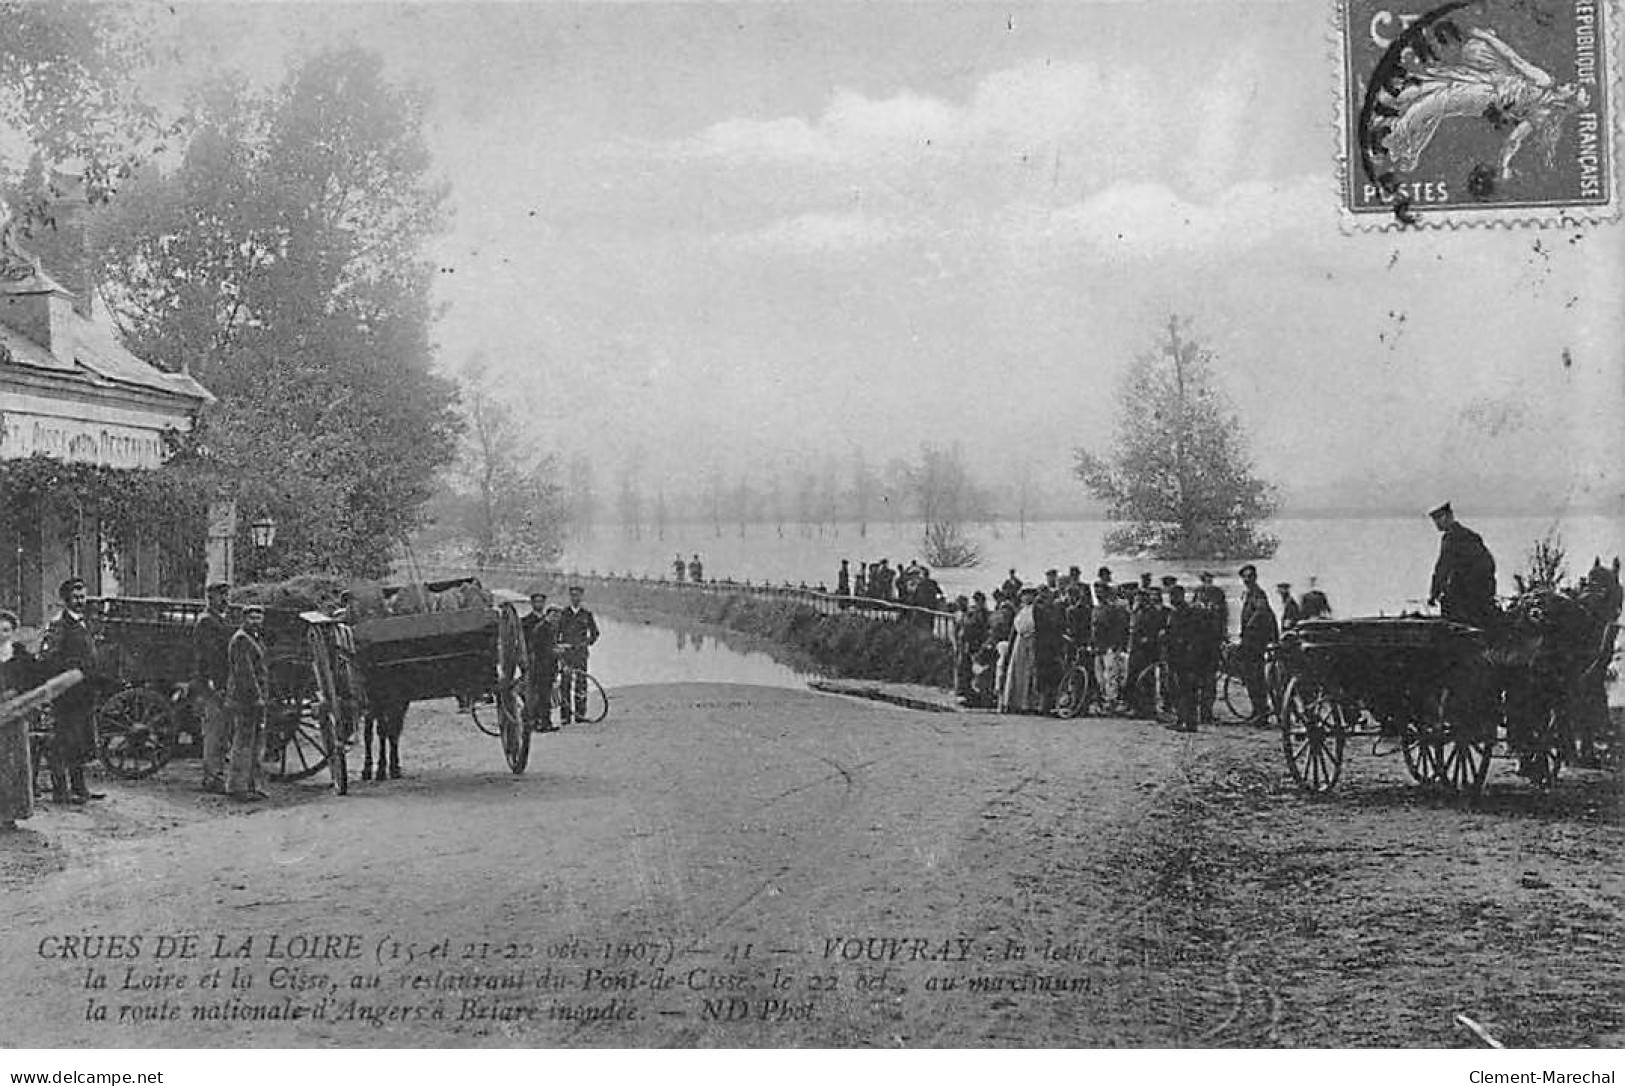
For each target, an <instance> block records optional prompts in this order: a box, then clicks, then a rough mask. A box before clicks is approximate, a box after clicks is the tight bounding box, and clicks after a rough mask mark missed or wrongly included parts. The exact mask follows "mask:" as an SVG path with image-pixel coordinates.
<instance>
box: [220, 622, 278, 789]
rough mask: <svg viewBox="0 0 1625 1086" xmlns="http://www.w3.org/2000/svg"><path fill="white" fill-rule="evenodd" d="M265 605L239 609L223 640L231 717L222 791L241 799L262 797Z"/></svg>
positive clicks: (268, 682) (268, 688)
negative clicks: (231, 630)
mask: <svg viewBox="0 0 1625 1086" xmlns="http://www.w3.org/2000/svg"><path fill="white" fill-rule="evenodd" d="M264 634H265V608H264V607H262V606H260V605H259V604H257V603H251V604H248V605H247V606H245V607H244V608H243V617H242V620H241V622H240V623H239V624H238V627H237V632H236V633H234V634H232V635H231V640H230V641H229V642H227V643H226V664H227V676H226V705H227V712H228V714H229V716H230V720H231V763H230V768H229V770H228V772H227V777H226V793H227V794H228V795H230V796H231V798H232V799H235V800H239V801H242V802H249V801H253V800H261V799H264V798H266V796H265V792H264V790H263V789H261V788H260V749H261V746H262V745H263V744H264V742H265V710H266V706H267V704H268V703H269V701H270V696H271V676H270V672H269V670H268V668H267V665H266V660H265V643H264V641H263V637H264Z"/></svg>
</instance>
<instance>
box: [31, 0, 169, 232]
mask: <svg viewBox="0 0 1625 1086" xmlns="http://www.w3.org/2000/svg"><path fill="white" fill-rule="evenodd" d="M150 15H151V13H150V12H143V11H141V10H139V9H136V8H134V7H133V6H131V5H115V4H82V3H68V2H66V0H27V2H6V3H0V26H4V27H5V33H4V34H0V129H4V130H6V137H7V138H0V178H3V179H4V180H5V181H7V182H15V181H16V180H17V179H18V177H19V175H20V174H21V172H22V170H23V168H24V167H25V165H26V164H27V163H28V162H29V161H30V160H34V161H38V162H40V163H41V165H42V166H43V167H44V168H45V170H46V172H50V171H53V170H55V169H59V168H68V167H71V169H72V172H73V173H74V174H75V175H76V176H77V177H78V179H79V181H80V192H79V193H78V194H77V195H78V196H79V197H80V198H83V199H87V200H88V201H89V202H90V203H102V202H104V201H106V200H107V199H108V198H109V197H111V196H112V195H113V193H114V192H116V191H117V189H118V187H119V184H120V183H121V181H122V180H123V179H124V178H126V177H128V176H129V175H130V173H131V171H132V170H133V169H134V168H135V167H136V165H137V164H138V163H139V162H140V161H142V160H143V159H144V158H146V157H148V156H149V155H151V154H152V153H153V152H155V151H159V150H162V149H163V140H164V139H165V138H166V136H171V135H175V134H177V132H178V131H179V129H178V127H170V128H168V129H167V130H166V129H165V128H164V127H163V125H162V124H161V123H160V121H159V119H158V115H157V112H156V110H154V109H153V108H152V107H151V106H150V105H148V104H147V103H145V102H143V101H142V100H141V99H140V97H139V95H138V93H137V90H136V87H137V81H136V80H135V79H134V78H132V76H133V74H134V72H135V70H136V69H137V68H138V67H139V66H140V65H141V64H142V62H144V61H145V60H146V59H147V58H148V56H149V54H150V40H149V34H148V26H147V19H148V18H149V17H150ZM8 146H9V147H18V146H20V147H23V148H26V149H27V151H26V153H25V155H24V156H22V161H18V160H17V159H15V158H11V157H8V156H7V155H6V154H5V152H4V150H3V148H6V147H8ZM53 195H55V194H53V193H50V192H48V191H44V190H41V189H38V188H35V189H34V190H33V191H31V192H29V193H28V194H27V199H26V200H25V201H24V206H23V207H21V208H17V209H15V210H20V211H23V212H24V213H25V215H26V217H27V218H28V219H29V220H30V221H31V222H32V223H33V225H35V226H45V227H47V228H48V227H49V226H50V224H51V221H52V210H51V204H52V196H53Z"/></svg>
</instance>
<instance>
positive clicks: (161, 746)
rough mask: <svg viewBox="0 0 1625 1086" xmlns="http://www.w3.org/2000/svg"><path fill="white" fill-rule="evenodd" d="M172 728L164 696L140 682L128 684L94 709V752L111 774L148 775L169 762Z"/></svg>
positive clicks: (127, 775) (119, 775)
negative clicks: (95, 740)
mask: <svg viewBox="0 0 1625 1086" xmlns="http://www.w3.org/2000/svg"><path fill="white" fill-rule="evenodd" d="M173 731H174V722H173V721H172V720H171V718H170V705H169V701H168V699H166V698H164V697H163V696H162V695H160V694H159V693H157V692H156V691H154V690H148V689H147V688H146V687H144V686H130V687H126V688H124V689H123V690H120V691H119V692H118V693H116V694H114V695H113V696H112V697H110V698H108V699H107V700H106V701H104V702H102V703H101V705H100V706H98V707H97V709H96V733H97V742H96V748H97V754H98V755H99V756H100V757H101V761H102V765H104V766H106V767H107V771H108V772H109V773H112V774H113V775H114V776H118V777H123V778H125V779H126V780H136V779H139V778H141V777H150V776H152V775H153V774H154V773H156V772H158V771H159V770H160V769H162V768H163V767H164V766H165V765H166V764H167V763H168V762H169V745H170V744H169V739H170V735H171V733H172V732H173Z"/></svg>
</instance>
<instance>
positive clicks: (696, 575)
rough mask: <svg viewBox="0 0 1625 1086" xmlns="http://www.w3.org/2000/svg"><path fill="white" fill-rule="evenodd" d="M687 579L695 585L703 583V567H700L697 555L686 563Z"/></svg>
mask: <svg viewBox="0 0 1625 1086" xmlns="http://www.w3.org/2000/svg"><path fill="white" fill-rule="evenodd" d="M688 579H689V580H690V581H692V582H694V583H695V584H704V583H705V567H704V566H702V565H700V556H699V555H697V554H696V555H695V556H694V558H693V559H692V560H691V561H690V562H689V563H688Z"/></svg>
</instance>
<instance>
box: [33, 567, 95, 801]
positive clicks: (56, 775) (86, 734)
mask: <svg viewBox="0 0 1625 1086" xmlns="http://www.w3.org/2000/svg"><path fill="white" fill-rule="evenodd" d="M56 594H57V597H58V598H59V599H61V601H62V613H61V614H60V615H57V616H56V618H54V619H52V620H51V624H50V625H49V626H47V627H46V628H45V637H44V639H43V641H42V643H41V645H40V658H41V660H42V661H43V662H45V663H46V664H47V665H48V667H49V670H50V673H51V674H61V673H62V672H64V671H69V670H72V669H73V668H78V669H79V670H80V671H82V672H84V674H85V680H86V681H84V682H82V683H80V684H79V685H78V686H76V687H74V688H73V689H72V690H69V691H68V692H67V693H65V694H63V695H62V696H61V697H59V698H57V699H56V702H55V703H54V705H53V706H52V708H53V709H54V710H55V712H56V725H55V728H54V729H53V731H52V733H51V735H52V746H51V802H53V803H71V804H75V805H79V804H83V803H84V802H85V801H86V800H92V799H102V798H103V796H102V793H100V792H92V791H90V789H89V788H87V787H86V786H85V763H86V762H88V761H90V759H91V757H92V756H94V754H95V752H96V720H95V713H96V685H95V680H96V679H97V678H98V677H99V670H100V669H99V664H100V659H99V657H98V654H97V651H96V639H95V637H94V635H92V633H91V631H90V625H89V623H88V622H86V620H85V604H87V603H88V602H89V596H88V594H87V593H86V592H85V582H84V581H81V580H80V579H79V578H77V577H70V578H68V579H67V580H66V581H63V582H62V583H61V584H60V585H58V586H57V590H56ZM64 771H66V777H65V778H64V775H63V774H64Z"/></svg>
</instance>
